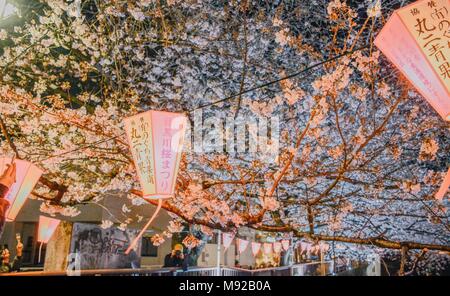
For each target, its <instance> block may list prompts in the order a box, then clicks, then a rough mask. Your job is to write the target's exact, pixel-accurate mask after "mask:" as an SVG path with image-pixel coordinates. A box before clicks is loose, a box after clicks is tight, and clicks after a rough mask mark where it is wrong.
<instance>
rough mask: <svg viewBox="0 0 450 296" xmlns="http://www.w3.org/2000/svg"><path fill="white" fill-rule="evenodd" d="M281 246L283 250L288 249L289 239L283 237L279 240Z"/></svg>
mask: <svg viewBox="0 0 450 296" xmlns="http://www.w3.org/2000/svg"><path fill="white" fill-rule="evenodd" d="M281 246H282V247H283V250H285V251H287V250H289V240H288V239H283V240H282V241H281Z"/></svg>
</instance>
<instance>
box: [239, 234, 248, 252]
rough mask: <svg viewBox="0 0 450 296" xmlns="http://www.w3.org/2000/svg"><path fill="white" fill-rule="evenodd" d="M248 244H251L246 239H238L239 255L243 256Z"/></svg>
mask: <svg viewBox="0 0 450 296" xmlns="http://www.w3.org/2000/svg"><path fill="white" fill-rule="evenodd" d="M248 243H249V242H248V241H247V240H245V239H240V238H238V239H237V244H238V251H239V254H242V253H243V252H244V251H245V249H247V246H248Z"/></svg>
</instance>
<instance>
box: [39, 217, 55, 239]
mask: <svg viewBox="0 0 450 296" xmlns="http://www.w3.org/2000/svg"><path fill="white" fill-rule="evenodd" d="M59 222H61V220H58V219H53V218H49V217H45V216H39V229H38V237H37V241H38V242H41V243H44V244H46V243H48V241H49V240H50V238H51V237H52V235H53V233H54V232H55V230H56V227H58V225H59Z"/></svg>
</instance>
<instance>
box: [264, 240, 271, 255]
mask: <svg viewBox="0 0 450 296" xmlns="http://www.w3.org/2000/svg"><path fill="white" fill-rule="evenodd" d="M263 250H264V254H266V255H269V254H270V253H272V244H270V243H264V244H263Z"/></svg>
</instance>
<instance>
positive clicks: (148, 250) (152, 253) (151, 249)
mask: <svg viewBox="0 0 450 296" xmlns="http://www.w3.org/2000/svg"><path fill="white" fill-rule="evenodd" d="M141 256H142V257H158V247H157V246H155V245H153V243H152V241H151V240H150V237H143V238H142V244H141Z"/></svg>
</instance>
